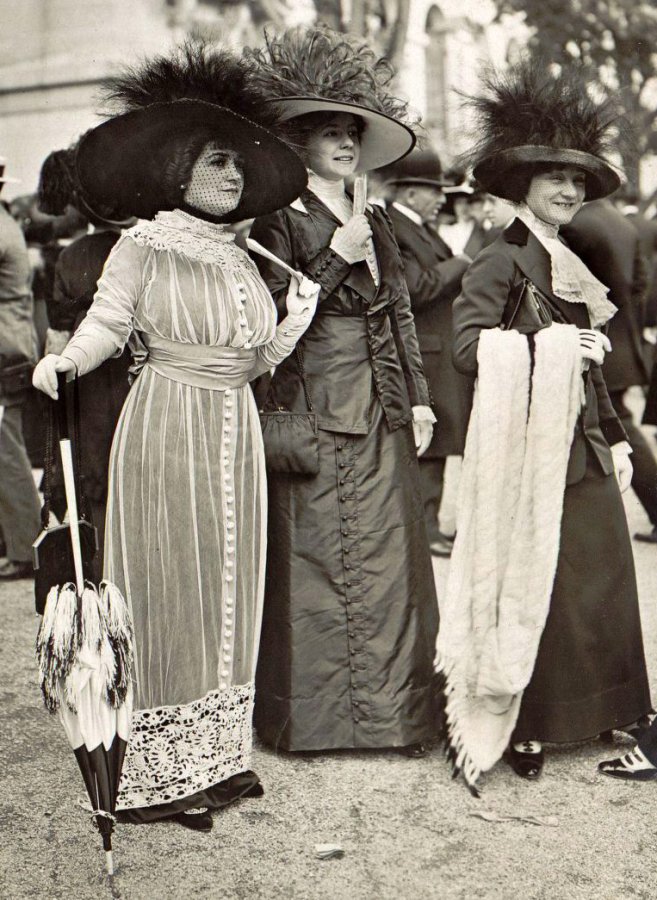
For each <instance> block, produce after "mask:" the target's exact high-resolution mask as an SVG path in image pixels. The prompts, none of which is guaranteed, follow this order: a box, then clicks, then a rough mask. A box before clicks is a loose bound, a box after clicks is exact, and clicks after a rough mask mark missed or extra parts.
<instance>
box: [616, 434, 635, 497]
mask: <svg viewBox="0 0 657 900" xmlns="http://www.w3.org/2000/svg"><path fill="white" fill-rule="evenodd" d="M631 452H632V448H631V447H630V445H629V444H628V442H627V441H619V442H618V443H617V444H613V445H612V447H611V456H612V459H613V461H614V471H615V472H616V480H617V481H618V487H619V488H620V491H621V494H624V493H625V491H626V490H627V489H628V487H629V486H630V485H631V484H632V473H633V472H634V467H633V465H632V460H631V459H630V453H631Z"/></svg>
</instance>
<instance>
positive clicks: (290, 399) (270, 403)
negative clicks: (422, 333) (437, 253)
mask: <svg viewBox="0 0 657 900" xmlns="http://www.w3.org/2000/svg"><path fill="white" fill-rule="evenodd" d="M300 200H301V202H300V203H298V202H295V204H294V205H293V206H288V207H286V208H285V209H282V210H278V211H277V212H275V213H272V214H271V215H268V216H264V217H262V218H260V219H257V220H256V221H255V222H254V224H253V227H252V229H251V237H253V238H254V239H255V240H257V241H259V242H260V243H261V244H263V245H264V246H265V247H267V248H268V249H269V250H271V251H272V252H273V253H275V254H276V256H279V257H280V258H281V259H283V260H285V261H286V262H287V263H289V264H290V265H292V266H293V267H294V268H297V269H301V270H302V271H303V272H305V273H306V274H307V275H308V277H309V278H311V279H312V280H313V281H316V282H318V283H319V284H320V285H321V288H322V290H321V293H320V299H319V304H318V306H317V311H316V313H315V316H314V319H313V321H312V323H311V325H310V327H309V328H308V330H307V331H306V333H305V334H304V336H303V338H302V339H301V341H300V343H299V349H300V352H301V354H302V358H303V364H304V368H305V373H306V379H307V384H308V388H309V391H310V395H311V400H312V403H313V406H314V408H315V410H316V412H317V414H318V420H319V425H320V428H322V429H325V430H327V431H337V432H343V433H347V434H367V432H368V430H369V421H368V418H369V410H370V405H371V400H372V390H375V391H376V393H377V395H378V397H379V400H380V401H381V405H382V407H383V411H384V413H385V416H386V420H387V422H388V425H389V426H390V428H392V429H395V428H399V427H401V426H403V425H405V424H407V423H408V422H410V421H411V418H412V413H411V406H416V405H422V406H424V405H427V406H428V405H429V391H428V388H427V383H426V379H425V377H424V372H423V369H422V359H421V356H420V351H419V348H418V344H417V337H416V334H415V324H414V322H413V314H412V313H411V306H410V301H409V298H408V290H407V288H406V282H405V281H404V275H403V264H402V260H401V256H400V253H399V248H398V247H397V244H396V243H395V239H394V237H393V234H392V228H391V225H390V221H389V219H388V218H387V216H386V213H385V212H384V211H383V210H382V209H380V208H379V207H374V208H373V209H371V210H369V211H368V212H367V214H366V215H367V218H368V220H369V223H370V225H371V227H372V233H373V240H374V246H375V249H376V255H377V260H378V265H379V274H380V281H379V287H378V288H377V287H376V286H375V284H374V281H373V279H372V276H371V275H370V272H369V269H368V267H367V264H366V263H365V262H359V263H356V264H355V265H350V264H349V263H347V262H345V261H344V260H343V259H342V257H340V256H338V255H337V254H336V253H334V252H333V251H332V250H331V249H330V248H329V244H330V242H331V237H332V235H333V232H334V230H335V229H336V228H337V227H338V226H339V225H340V222H339V221H338V220H337V218H336V217H335V216H334V215H333V213H332V212H331V211H330V210H329V209H327V207H326V206H324V204H323V203H322V202H321V201H320V200H319V199H318V198H317V197H316V196H315V195H314V194H313V193H312V192H311V191H308V190H306V191H304V193H303V194H302V195H301V198H300ZM255 261H256V263H257V265H258V268H259V269H260V272H261V274H262V276H263V278H264V279H265V281H266V282H267V284H268V286H269V289H270V290H271V292H272V295H273V297H274V301H275V303H276V306H277V307H278V311H279V317H280V318H282V317H284V315H285V296H286V293H287V288H288V283H289V276H288V275H287V274H286V273H285V272H284V271H283V270H282V269H281V268H280V267H278V266H274V265H272V264H271V263H269V262H268V261H267V260H264V259H262V258H261V257H255ZM266 406H267V408H279V407H282V408H284V409H289V410H292V411H293V412H303V411H306V409H307V404H306V400H305V396H304V392H303V383H302V380H301V375H300V372H299V364H298V357H297V355H296V354H292V356H289V357H288V358H287V359H286V360H284V361H283V362H282V363H281V364H280V365H279V366H278V367H277V369H276V372H275V374H274V377H273V379H272V383H271V386H270V389H269V395H268V397H267V403H266Z"/></svg>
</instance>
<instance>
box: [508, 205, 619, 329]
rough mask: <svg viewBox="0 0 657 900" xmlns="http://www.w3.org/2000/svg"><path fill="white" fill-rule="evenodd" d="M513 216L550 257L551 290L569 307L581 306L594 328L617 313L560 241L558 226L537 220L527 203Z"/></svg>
mask: <svg viewBox="0 0 657 900" xmlns="http://www.w3.org/2000/svg"><path fill="white" fill-rule="evenodd" d="M516 215H517V217H518V218H519V219H520V220H521V222H524V223H525V225H526V226H527V228H529V230H530V231H531V232H532V234H533V235H534V237H535V238H537V240H538V241H539V242H540V243H541V244H542V246H543V247H544V248H545V249H546V250H547V252H548V253H549V255H550V265H551V277H552V290H553V291H554V293H555V294H556V296H557V297H561V299H562V300H566V301H567V302H568V303H583V304H584V305H585V306H586V308H587V310H588V313H589V318H590V320H591V325H592V327H593V328H599V327H600V326H602V325H604V324H605V322H608V321H609V319H611V317H612V316H613V315H614V314H615V313H616V312H617V309H616V307H615V306H614V304H613V303H612V302H611V300H609V299H608V298H607V293H608V289H607V288H606V287H605V286H604V284H603V283H602V282H601V281H599V280H598V279H597V278H596V277H595V275H594V274H593V272H591V270H590V269H589V268H588V267H587V266H586V265H585V264H584V263H583V262H582V260H581V259H580V258H579V256H577V254H576V253H573V251H572V250H571V249H570V247H568V245H567V244H564V243H563V241H561V240H560V239H559V226H558V225H550V224H549V223H548V222H544V221H543V220H542V219H539V218H538V216H537V215H535V214H534V213H533V212H532V211H531V209H530V208H529V207H528V206H527V204H526V203H519V204H517V205H516Z"/></svg>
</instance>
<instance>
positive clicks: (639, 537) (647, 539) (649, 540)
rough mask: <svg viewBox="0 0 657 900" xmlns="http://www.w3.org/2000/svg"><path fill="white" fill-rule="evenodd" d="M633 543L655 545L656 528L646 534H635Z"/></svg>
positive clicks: (656, 540)
mask: <svg viewBox="0 0 657 900" xmlns="http://www.w3.org/2000/svg"><path fill="white" fill-rule="evenodd" d="M634 540H635V541H643V543H644V544H657V527H655V528H653V530H652V531H649V532H648V533H647V534H645V533H643V534H642V533H641V532H637V533H636V534H635V535H634Z"/></svg>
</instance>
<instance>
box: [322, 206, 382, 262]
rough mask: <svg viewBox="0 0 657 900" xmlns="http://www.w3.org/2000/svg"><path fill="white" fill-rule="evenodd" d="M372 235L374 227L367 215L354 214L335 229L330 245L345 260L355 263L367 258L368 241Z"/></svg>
mask: <svg viewBox="0 0 657 900" xmlns="http://www.w3.org/2000/svg"><path fill="white" fill-rule="evenodd" d="M371 237H372V229H371V228H370V223H369V222H368V221H367V217H366V216H364V215H361V216H352V217H351V218H350V219H349V221H348V222H347V223H346V224H345V225H341V226H340V227H339V228H336V229H335V231H334V232H333V237H332V238H331V243H330V247H331V250H333V252H334V253H337V254H338V256H341V257H342V258H343V259H344V261H345V262H348V263H350V264H351V265H353V263H357V262H360V261H361V260H362V259H365V254H366V251H367V242H368V240H369V239H370V238H371Z"/></svg>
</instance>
